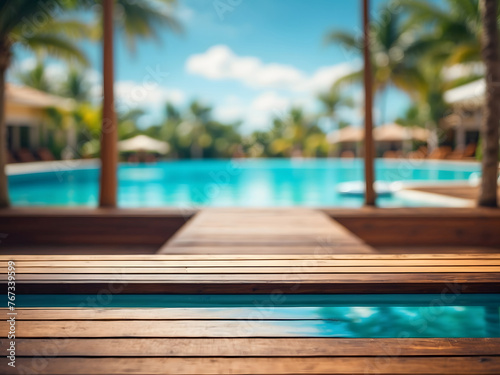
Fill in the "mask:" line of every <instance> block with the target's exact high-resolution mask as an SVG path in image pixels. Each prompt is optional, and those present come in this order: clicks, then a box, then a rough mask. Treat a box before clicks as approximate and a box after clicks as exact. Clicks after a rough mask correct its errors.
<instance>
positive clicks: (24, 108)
mask: <svg viewBox="0 0 500 375" xmlns="http://www.w3.org/2000/svg"><path fill="white" fill-rule="evenodd" d="M73 106H74V103H73V100H71V99H66V98H61V97H58V96H54V95H50V94H47V93H45V92H43V91H39V90H36V89H34V88H31V87H26V86H18V85H14V84H12V83H7V87H6V102H5V111H6V125H7V148H8V152H9V162H18V161H20V162H22V161H31V160H30V159H44V158H45V157H46V156H47V153H46V152H45V155H43V154H44V152H42V155H39V152H40V150H44V149H46V148H47V147H48V144H49V140H50V137H53V136H56V133H57V135H58V136H60V137H62V138H63V139H64V141H65V143H66V144H67V145H68V146H69V147H71V145H75V144H76V130H75V129H74V126H72V124H65V125H66V126H64V127H63V128H64V129H57V131H55V130H54V129H51V126H50V125H51V121H50V117H49V114H48V111H47V110H48V109H49V108H55V109H57V110H60V111H70V110H71V109H72V108H73Z"/></svg>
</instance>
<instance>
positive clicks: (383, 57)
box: [325, 5, 422, 122]
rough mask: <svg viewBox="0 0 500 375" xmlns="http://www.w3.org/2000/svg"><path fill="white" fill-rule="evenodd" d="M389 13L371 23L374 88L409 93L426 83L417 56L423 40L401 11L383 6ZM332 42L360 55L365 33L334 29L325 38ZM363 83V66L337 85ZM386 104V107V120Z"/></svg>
mask: <svg viewBox="0 0 500 375" xmlns="http://www.w3.org/2000/svg"><path fill="white" fill-rule="evenodd" d="M381 14H385V15H386V16H384V17H382V18H381V19H380V20H378V21H373V22H371V27H370V29H371V33H370V38H371V40H370V49H371V55H372V64H373V81H374V82H373V87H374V90H376V91H379V92H384V91H385V90H386V89H387V88H388V87H389V86H391V85H393V86H395V87H397V88H399V89H402V90H403V91H406V92H407V93H409V94H411V95H412V94H414V92H415V89H416V88H418V87H419V86H420V85H421V83H422V78H421V77H420V75H419V72H418V69H417V65H416V62H417V58H418V56H419V55H420V53H421V50H422V46H421V41H420V40H419V39H417V38H415V33H416V30H415V28H414V26H413V24H412V23H409V22H406V21H405V19H404V15H403V14H401V13H396V12H391V8H390V7H389V5H387V9H382V10H381ZM325 41H326V43H328V44H340V45H341V46H342V47H343V48H344V49H345V50H346V51H353V52H355V53H356V54H358V55H359V56H361V55H362V53H363V38H362V35H357V34H354V33H349V32H345V31H332V32H330V33H328V34H327V35H326V37H325ZM352 82H357V83H361V82H363V69H360V70H357V71H354V72H353V73H350V74H348V75H346V76H345V77H343V78H341V79H340V80H338V81H337V83H336V86H340V85H343V84H345V83H352ZM385 107H386V104H385V103H384V104H383V108H382V122H384V120H385V119H384V117H385V109H386V108H385Z"/></svg>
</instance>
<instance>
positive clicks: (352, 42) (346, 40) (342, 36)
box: [324, 31, 363, 51]
mask: <svg viewBox="0 0 500 375" xmlns="http://www.w3.org/2000/svg"><path fill="white" fill-rule="evenodd" d="M324 43H325V44H340V45H341V46H343V47H344V48H346V49H348V50H356V51H362V50H363V40H362V38H356V36H355V35H354V34H351V33H349V32H346V31H332V32H330V33H328V34H327V35H326V36H325V38H324Z"/></svg>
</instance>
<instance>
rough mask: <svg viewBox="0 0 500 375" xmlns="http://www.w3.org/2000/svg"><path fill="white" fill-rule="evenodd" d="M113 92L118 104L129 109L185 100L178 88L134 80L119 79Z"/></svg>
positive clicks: (177, 102)
mask: <svg viewBox="0 0 500 375" xmlns="http://www.w3.org/2000/svg"><path fill="white" fill-rule="evenodd" d="M115 93H116V97H117V102H118V105H121V106H126V107H128V108H129V109H132V108H137V107H151V106H158V105H162V104H164V103H166V102H168V101H169V102H172V103H174V104H180V103H182V102H184V100H185V94H184V92H183V91H181V90H178V89H167V88H165V87H162V86H160V85H157V84H141V83H138V82H134V81H119V82H116V83H115Z"/></svg>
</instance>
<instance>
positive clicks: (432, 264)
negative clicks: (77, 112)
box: [0, 209, 500, 375]
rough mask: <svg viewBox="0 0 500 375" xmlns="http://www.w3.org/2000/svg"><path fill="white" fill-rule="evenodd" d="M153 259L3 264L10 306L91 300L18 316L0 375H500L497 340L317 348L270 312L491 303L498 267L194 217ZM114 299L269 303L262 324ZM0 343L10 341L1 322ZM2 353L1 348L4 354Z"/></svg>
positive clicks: (231, 216) (316, 225) (228, 313)
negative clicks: (38, 299) (23, 300)
mask: <svg viewBox="0 0 500 375" xmlns="http://www.w3.org/2000/svg"><path fill="white" fill-rule="evenodd" d="M161 251H162V253H161V254H136V255H134V254H123V255H0V268H1V273H0V280H1V281H0V284H1V287H2V288H4V290H7V281H8V276H7V271H8V269H7V267H8V264H7V262H8V261H14V262H15V268H16V293H17V294H40V295H42V296H43V295H44V294H59V293H62V294H90V295H91V299H92V298H93V300H94V302H89V303H88V304H87V303H84V304H83V305H81V306H79V307H72V308H69V307H65V308H56V307H52V308H41V307H40V308H19V309H17V311H16V312H17V316H16V368H11V367H9V366H7V362H8V361H7V360H6V358H4V360H3V361H1V363H0V373H1V374H18V373H24V374H59V375H62V374H81V375H83V374H101V375H105V374H109V375H111V374H125V373H126V374H144V375H145V374H248V375H249V374H371V373H376V374H392V375H395V374H400V375H402V374H454V375H455V374H456V375H458V374H496V375H498V374H500V338H453V339H452V338H384V339H379V338H377V339H368V338H335V337H319V334H318V332H317V331H315V330H311V328H310V327H311V326H310V325H308V324H313V325H314V324H316V325H317V326H322V325H324V324H327V323H329V322H330V321H329V320H328V317H326V318H325V316H324V315H320V314H318V313H315V312H314V311H311V310H308V309H307V308H306V309H302V310H300V311H297V309H296V308H287V307H283V306H280V302H279V301H281V300H282V299H283V298H285V299H286V296H287V294H325V293H339V294H346V293H347V294H352V293H354V294H357V293H360V294H373V293H395V294H400V293H438V294H440V295H455V294H460V293H499V292H500V254H378V253H376V252H375V251H374V249H372V248H371V247H370V246H368V245H367V244H365V243H363V242H362V241H361V240H360V239H359V238H358V237H356V236H354V235H353V234H352V233H350V232H349V231H347V230H346V229H344V227H342V226H341V225H340V224H338V223H337V222H336V221H334V220H332V219H330V218H329V217H328V216H326V215H325V214H323V213H321V212H317V211H313V210H303V209H294V210H258V211H256V210H252V211H250V212H246V211H244V210H225V209H217V210H215V209H214V210H207V211H202V212H201V213H199V214H197V216H195V217H194V218H193V219H192V220H191V221H190V222H189V224H188V225H186V226H185V227H184V228H183V229H182V230H181V231H180V232H179V233H178V234H177V235H176V236H175V237H174V238H172V240H170V241H169V242H168V243H167V244H166V245H165V246H164V247H162V250H161ZM118 294H143V295H144V294H152V295H155V294H251V295H255V297H256V298H260V297H262V296H266V297H268V298H269V299H270V301H271V309H270V310H269V309H267V310H266V309H264V310H265V311H267V312H269V311H271V312H269V314H267V313H264V314H262V313H259V314H257V315H256V314H255V311H250V310H251V309H249V308H245V307H227V308H207V307H205V308H200V307H197V308H185V307H182V308H175V307H172V308H143V307H138V308H107V307H105V306H107V302H106V301H110V300H112V299H113V296H114V295H118ZM259 296H260V297H259ZM47 298H49V297H47ZM50 298H54V297H50ZM155 298H156V297H155ZM158 298H159V297H158ZM267 307H269V306H267ZM290 309H293V314H292V313H291V310H290ZM0 313H2V314H4V317H7V313H8V311H7V310H6V309H0ZM306 321H307V322H308V324H305V323H304V322H306ZM308 327H309V328H308ZM0 330H1V331H2V332H4V333H7V332H8V331H9V323H8V322H7V321H6V320H5V319H4V320H3V321H0ZM10 341H11V340H8V339H6V338H5V336H4V338H2V339H1V341H0V350H2V351H3V352H4V353H6V352H7V349H8V348H9V345H10Z"/></svg>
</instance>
